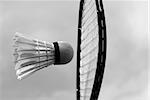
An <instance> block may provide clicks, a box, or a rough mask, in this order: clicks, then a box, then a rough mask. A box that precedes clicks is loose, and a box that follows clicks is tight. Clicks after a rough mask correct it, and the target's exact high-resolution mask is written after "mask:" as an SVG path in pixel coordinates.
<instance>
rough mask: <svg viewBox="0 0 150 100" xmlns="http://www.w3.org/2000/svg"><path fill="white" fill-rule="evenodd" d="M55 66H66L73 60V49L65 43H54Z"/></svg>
mask: <svg viewBox="0 0 150 100" xmlns="http://www.w3.org/2000/svg"><path fill="white" fill-rule="evenodd" d="M53 44H54V47H55V65H59V64H67V63H69V62H70V61H71V60H72V58H73V48H72V47H71V45H70V44H68V43H66V42H54V43H53Z"/></svg>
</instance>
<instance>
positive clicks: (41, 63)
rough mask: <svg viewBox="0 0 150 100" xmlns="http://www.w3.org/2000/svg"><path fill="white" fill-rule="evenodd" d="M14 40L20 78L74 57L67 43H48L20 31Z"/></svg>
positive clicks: (16, 68) (17, 70)
mask: <svg viewBox="0 0 150 100" xmlns="http://www.w3.org/2000/svg"><path fill="white" fill-rule="evenodd" d="M13 40H14V57H15V70H16V75H17V76H18V77H17V78H18V79H19V80H21V79H23V78H25V77H27V76H29V75H31V74H32V73H34V72H36V71H38V70H40V69H42V68H45V67H48V66H49V65H53V64H65V63H68V62H70V61H71V59H72V57H73V50H72V47H71V46H70V45H68V44H67V43H63V42H60V43H59V44H57V42H55V43H48V42H45V41H40V40H37V39H30V38H27V37H25V36H23V35H22V34H20V33H16V34H15V36H14V39H13ZM56 44H57V45H56ZM57 49H60V50H57Z"/></svg>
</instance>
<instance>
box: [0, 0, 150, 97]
mask: <svg viewBox="0 0 150 100" xmlns="http://www.w3.org/2000/svg"><path fill="white" fill-rule="evenodd" d="M103 1H104V8H105V15H106V24H107V36H108V39H107V40H108V47H107V61H106V69H105V75H104V80H103V84H102V88H101V93H100V96H99V98H100V99H99V100H148V85H149V84H148V71H149V70H148V47H147V45H148V38H147V37H148V35H147V34H148V3H147V1H146V0H141V1H139V0H138V1H137V0H130V1H129V0H106V1H105V0H103ZM78 10H79V1H75V0H74V1H73V0H70V1H69V0H61V1H60V0H56V1H55V0H53V1H52V0H49V1H38V2H35V0H34V1H29V0H28V2H25V1H20V2H19V1H0V100H76V99H75V98H76V93H75V88H76V46H77V25H78ZM15 32H21V33H23V34H28V35H32V36H33V37H36V38H38V39H40V40H45V41H49V42H53V41H57V40H61V41H68V42H69V43H70V44H71V45H72V46H73V48H74V58H73V60H72V61H71V62H70V63H69V64H67V65H61V66H55V67H49V68H45V69H43V70H41V71H38V72H37V73H35V74H33V75H32V76H31V77H29V78H27V79H25V80H22V81H19V80H17V79H16V76H15V70H14V64H13V56H12V53H13V49H12V37H13V35H14V33H15Z"/></svg>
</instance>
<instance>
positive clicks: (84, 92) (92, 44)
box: [80, 0, 99, 100]
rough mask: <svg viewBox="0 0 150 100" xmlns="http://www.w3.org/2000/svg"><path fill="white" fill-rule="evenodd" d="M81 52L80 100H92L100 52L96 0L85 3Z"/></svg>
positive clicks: (88, 0) (87, 0)
mask: <svg viewBox="0 0 150 100" xmlns="http://www.w3.org/2000/svg"><path fill="white" fill-rule="evenodd" d="M82 16H83V17H82V29H81V33H82V34H81V41H82V42H81V47H80V48H81V53H80V100H90V96H91V92H92V87H93V83H94V78H95V72H96V64H97V54H98V40H99V39H98V23H97V10H96V5H95V0H86V1H85V3H84V5H83V15H82Z"/></svg>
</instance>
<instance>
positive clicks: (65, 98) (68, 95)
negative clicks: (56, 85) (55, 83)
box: [36, 91, 76, 100]
mask: <svg viewBox="0 0 150 100" xmlns="http://www.w3.org/2000/svg"><path fill="white" fill-rule="evenodd" d="M75 95H76V94H75V92H73V91H57V92H55V93H53V94H52V95H51V96H50V97H47V96H41V97H39V98H37V99H36V100H76V96H75Z"/></svg>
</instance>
